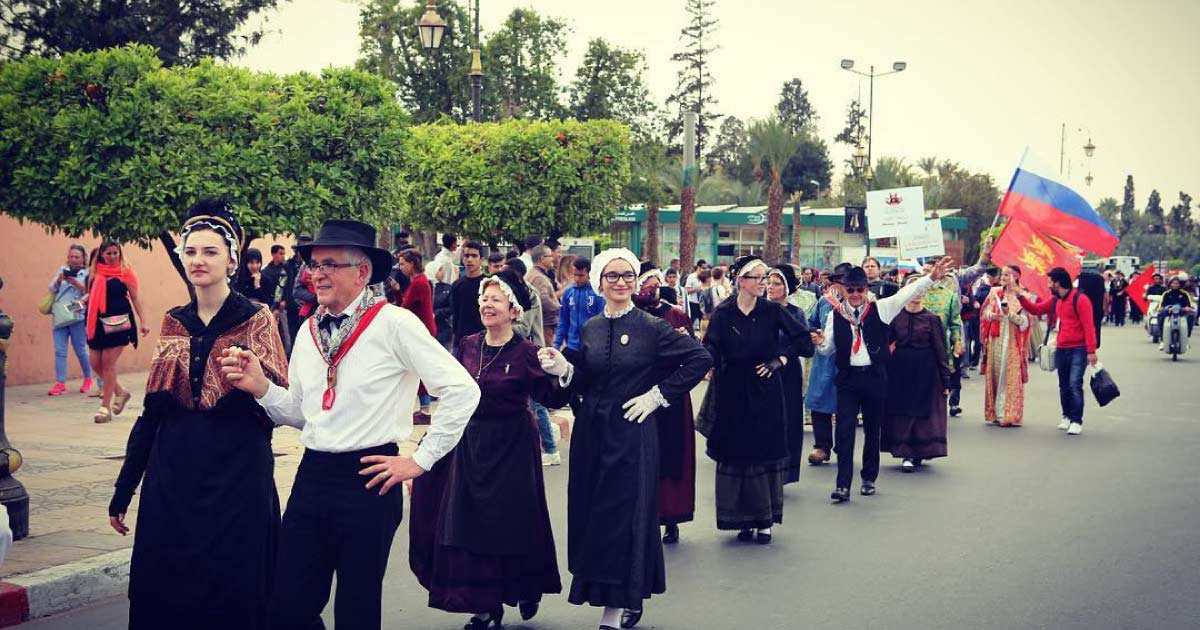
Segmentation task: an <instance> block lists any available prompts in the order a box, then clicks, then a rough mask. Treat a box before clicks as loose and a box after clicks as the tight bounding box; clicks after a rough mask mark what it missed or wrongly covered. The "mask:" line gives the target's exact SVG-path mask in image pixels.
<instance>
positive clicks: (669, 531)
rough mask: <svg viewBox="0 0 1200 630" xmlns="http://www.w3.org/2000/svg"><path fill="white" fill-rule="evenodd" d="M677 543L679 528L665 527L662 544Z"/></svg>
mask: <svg viewBox="0 0 1200 630" xmlns="http://www.w3.org/2000/svg"><path fill="white" fill-rule="evenodd" d="M677 542H679V526H678V525H667V526H666V532H665V533H663V544H664V545H674V544H675V543H677Z"/></svg>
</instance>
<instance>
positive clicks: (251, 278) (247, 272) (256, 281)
mask: <svg viewBox="0 0 1200 630" xmlns="http://www.w3.org/2000/svg"><path fill="white" fill-rule="evenodd" d="M262 266H263V260H262V252H260V251H258V249H256V248H254V247H247V248H246V253H245V254H243V255H242V265H241V269H239V270H238V274H237V279H236V280H234V288H235V289H237V292H238V293H241V294H242V295H243V296H245V297H247V298H250V301H252V302H257V303H259V304H271V303H272V295H271V289H270V288H268V287H265V286H263V277H262Z"/></svg>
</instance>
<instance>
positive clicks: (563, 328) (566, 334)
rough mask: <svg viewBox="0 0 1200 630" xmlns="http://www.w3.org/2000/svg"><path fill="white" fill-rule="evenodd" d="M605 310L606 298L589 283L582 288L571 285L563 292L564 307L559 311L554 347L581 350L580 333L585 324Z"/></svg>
mask: <svg viewBox="0 0 1200 630" xmlns="http://www.w3.org/2000/svg"><path fill="white" fill-rule="evenodd" d="M603 310H604V298H603V297H601V296H599V295H597V294H596V292H595V291H593V290H592V285H591V284H587V285H584V286H583V287H582V288H580V287H578V286H575V285H571V286H570V287H567V290H566V291H565V292H563V297H562V307H561V308H560V309H559V311H558V329H557V330H556V331H555V332H554V347H555V348H561V347H563V342H566V344H567V347H568V348H571V349H572V350H579V349H580V346H579V333H581V332H583V324H584V323H585V322H587V320H589V319H591V318H592V317H594V316H596V315H599V314H600V311H603Z"/></svg>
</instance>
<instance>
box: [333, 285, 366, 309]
mask: <svg viewBox="0 0 1200 630" xmlns="http://www.w3.org/2000/svg"><path fill="white" fill-rule="evenodd" d="M367 291H370V289H366V288H365V289H363V290H362V292H360V293H359V294H358V296H357V297H355V298H354V299H353V300H350V305H349V306H347V307H346V308H345V309H343V310H342V312H340V313H337V315H346V316H350V315H353V314H354V309H356V308H358V305H359V304H362V301H363V298H364V297H365V294H366V292H367Z"/></svg>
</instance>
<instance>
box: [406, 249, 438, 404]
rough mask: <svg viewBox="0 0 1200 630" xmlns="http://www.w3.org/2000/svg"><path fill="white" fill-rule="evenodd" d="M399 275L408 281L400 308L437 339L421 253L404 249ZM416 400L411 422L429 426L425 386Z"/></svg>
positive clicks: (427, 397)
mask: <svg viewBox="0 0 1200 630" xmlns="http://www.w3.org/2000/svg"><path fill="white" fill-rule="evenodd" d="M398 258H399V259H400V273H403V274H404V275H405V276H406V277H407V278H408V280H409V285H408V289H406V290H405V291H404V298H403V299H402V300H401V301H400V308H403V309H407V310H408V311H410V312H411V313H412V314H413V315H416V316H417V319H419V320H421V323H422V324H425V329H426V330H428V331H429V334H430V336H432V337H435V338H436V337H437V323H436V322H434V320H433V286H432V285H430V284H429V278H427V277H425V273H424V270H425V267H424V265H423V264H422V261H421V253H420V252H418V251H417V250H416V249H406V250H404V251H402V252H400V255H399V256H398ZM417 399H418V401H419V402H420V405H421V409H420V411H418V412H417V413H416V414H414V415H413V421H414V422H415V423H416V424H423V425H424V424H429V420H430V418H432V417H433V414H432V413H431V412H430V406H431V405H432V404H433V397H432V396H430V395H429V393H428V392H427V391H425V386H424V385H422V386H421V388H420V391H419V392H418V394H417Z"/></svg>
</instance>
